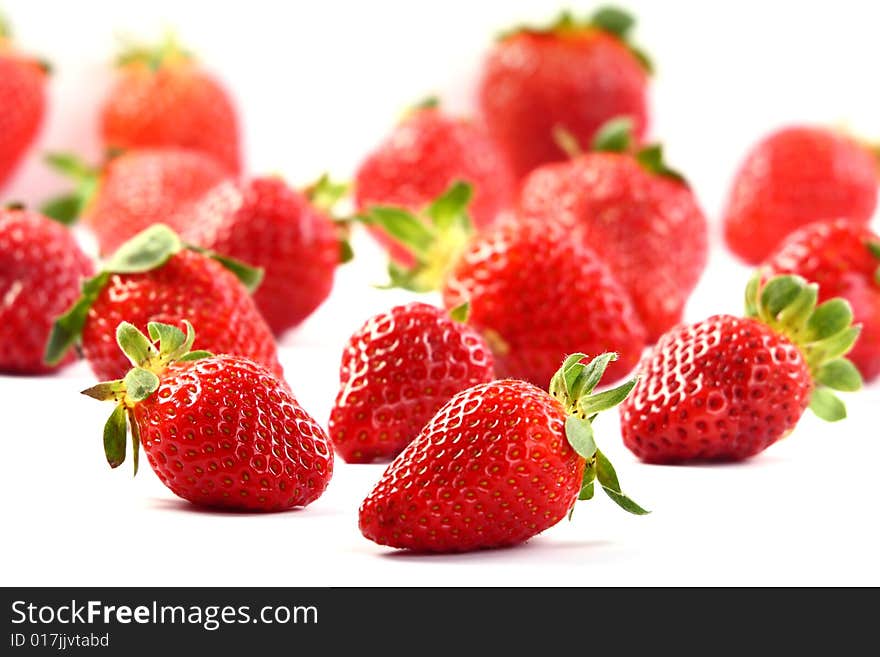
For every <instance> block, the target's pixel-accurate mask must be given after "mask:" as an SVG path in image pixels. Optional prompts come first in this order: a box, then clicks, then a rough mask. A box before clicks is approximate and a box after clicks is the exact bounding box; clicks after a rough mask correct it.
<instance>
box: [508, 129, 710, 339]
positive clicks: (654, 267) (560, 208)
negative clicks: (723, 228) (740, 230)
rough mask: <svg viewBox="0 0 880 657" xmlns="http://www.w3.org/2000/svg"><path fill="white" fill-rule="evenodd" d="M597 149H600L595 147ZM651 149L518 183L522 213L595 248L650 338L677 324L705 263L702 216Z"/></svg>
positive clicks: (549, 169) (597, 158)
mask: <svg viewBox="0 0 880 657" xmlns="http://www.w3.org/2000/svg"><path fill="white" fill-rule="evenodd" d="M600 147H601V145H600ZM658 148H659V147H653V148H652V149H650V150H649V149H645V150H643V151H641V152H640V153H638V154H636V155H635V156H631V155H628V154H624V153H610V152H606V153H601V152H598V153H587V154H584V155H581V156H579V157H576V158H574V159H572V160H571V161H569V162H560V163H556V164H547V165H544V166H542V167H539V168H538V169H536V170H535V171H533V172H532V173H531V175H529V176H528V178H526V180H525V182H524V183H523V188H522V194H521V196H520V209H521V212H522V214H523V215H525V216H528V217H535V218H538V219H539V220H541V221H543V222H558V223H560V224H561V225H562V226H564V227H565V228H566V229H568V230H569V231H571V233H572V236H573V237H575V238H578V239H581V240H583V241H584V243H585V244H587V245H595V246H596V250H597V254H598V255H599V256H600V257H601V258H602V260H604V261H605V263H606V264H607V265H608V268H609V269H610V270H611V272H612V274H614V276H615V278H616V279H617V280H618V281H619V282H620V284H621V285H622V286H623V287H624V288H625V289H626V290H627V292H629V295H630V298H631V299H632V303H633V306H634V307H635V309H636V312H638V314H639V317H640V319H641V320H642V323H643V324H644V326H645V328H646V329H647V332H648V340H649V341H651V342H653V341H655V340H656V339H657V338H658V337H659V336H660V335H661V334H662V333H663V332H664V331H666V330H667V329H669V328H670V327H672V326H673V325H675V324H677V323H678V322H680V321H681V317H682V313H683V311H684V306H685V304H686V303H687V300H688V297H689V296H690V293H691V292H692V291H693V289H694V287H695V286H696V284H697V282H698V281H699V279H700V275H701V274H702V272H703V269H704V268H705V265H706V259H707V251H708V245H707V235H706V233H707V228H706V218H705V216H704V215H703V213H702V211H701V210H700V207H699V205H698V204H697V200H696V198H695V197H694V194H693V193H692V192H691V190H690V189H689V188H688V186H687V184H686V183H684V182H683V181H682V179H681V178H680V177H679V176H677V175H676V174H674V173H673V174H672V175H670V173H669V170H668V169H666V168H665V167H663V168H661V169H660V170H659V171H658V170H657V169H656V168H652V167H651V166H649V163H648V161H647V160H646V159H645V156H646V155H647V154H649V153H653V154H654V155H655V156H656V158H655V159H654V160H652V163H653V164H657V163H658V162H659V163H661V166H662V160H661V159H659V158H660V157H661V154H660V153H659V152H658V150H657V149H658Z"/></svg>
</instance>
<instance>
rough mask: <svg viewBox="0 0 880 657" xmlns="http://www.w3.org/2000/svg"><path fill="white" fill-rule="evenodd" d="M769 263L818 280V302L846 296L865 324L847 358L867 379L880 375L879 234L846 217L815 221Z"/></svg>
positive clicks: (782, 270)
mask: <svg viewBox="0 0 880 657" xmlns="http://www.w3.org/2000/svg"><path fill="white" fill-rule="evenodd" d="M764 267H765V268H766V269H767V270H768V271H770V272H773V273H777V274H797V275H799V276H802V277H803V278H805V279H807V280H808V281H812V282H814V283H817V284H818V285H819V301H827V300H829V299H832V298H833V297H842V298H844V299H846V300H847V301H848V302H849V304H850V306H851V307H852V310H853V317H854V321H855V322H857V323H858V324H860V325H861V327H862V331H861V333H860V334H859V339H858V340H856V344H855V346H854V347H853V350H852V351H851V352H850V353H849V354H848V356H847V357H848V358H849V360H851V361H852V362H853V363H854V364H855V366H856V367H857V368H858V369H859V372H860V373H861V375H862V378H864V379H865V381H873V380H875V379H876V378H877V376H878V375H880V236H878V235H877V234H876V233H874V232H873V231H871V229H870V228H868V227H867V226H864V225H862V224H860V223H857V222H853V221H849V220H846V219H835V220H831V221H819V222H815V223H812V224H810V225H808V226H805V227H803V228H801V229H800V230H797V231H795V232H794V233H792V234H791V235H789V236H788V237H787V238H786V239H785V241H784V242H783V243H782V244H781V245H780V246H779V248H777V249H776V251H774V252H773V253H772V254H770V257H769V258H767V260H766V261H765V262H764Z"/></svg>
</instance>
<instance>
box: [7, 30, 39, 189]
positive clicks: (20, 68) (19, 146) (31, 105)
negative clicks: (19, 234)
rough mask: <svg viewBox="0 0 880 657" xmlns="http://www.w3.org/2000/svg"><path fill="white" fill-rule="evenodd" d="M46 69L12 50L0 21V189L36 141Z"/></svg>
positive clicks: (30, 58) (34, 60)
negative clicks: (0, 100)
mask: <svg viewBox="0 0 880 657" xmlns="http://www.w3.org/2000/svg"><path fill="white" fill-rule="evenodd" d="M46 77H47V69H46V65H45V64H43V63H41V62H39V61H38V60H36V59H34V58H32V57H28V56H27V55H24V54H22V53H20V52H18V51H17V50H15V48H14V47H13V45H12V43H11V42H10V40H9V31H8V29H7V28H6V26H5V25H4V24H3V23H2V21H0V98H2V99H3V102H2V105H0V188H2V187H3V185H4V183H6V181H7V180H8V179H9V178H10V176H11V175H12V173H13V172H14V171H15V169H16V167H17V166H18V164H19V162H21V159H22V157H24V154H25V152H26V151H27V150H28V148H29V147H30V146H31V144H33V142H34V139H36V136H37V132H38V131H39V129H40V125H41V124H42V123H43V116H44V115H45V113H46Z"/></svg>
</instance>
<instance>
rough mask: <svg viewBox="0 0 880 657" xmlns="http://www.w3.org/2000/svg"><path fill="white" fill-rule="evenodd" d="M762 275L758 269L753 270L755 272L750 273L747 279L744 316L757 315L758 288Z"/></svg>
mask: <svg viewBox="0 0 880 657" xmlns="http://www.w3.org/2000/svg"><path fill="white" fill-rule="evenodd" d="M762 275H763V274H762V272H761V270H760V269H758V270H755V273H754V274H752V277H751V278H750V279H749V282H748V284H747V285H746V299H745V308H746V313H745V314H746V317H757V316H758V290H759V288H760V286H761V277H762Z"/></svg>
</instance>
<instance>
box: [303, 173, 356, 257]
mask: <svg viewBox="0 0 880 657" xmlns="http://www.w3.org/2000/svg"><path fill="white" fill-rule="evenodd" d="M350 189H351V185H350V184H349V183H343V182H338V181H334V180H333V179H332V178H330V176H329V174H326V173H325V174H323V175H322V176H321V177H320V178H318V179H317V180H316V181H315V182H313V183H312V184H311V185H308V186H306V187H305V188H304V189H303V194H304V195H305V197H306V199H307V200H308V201H309V203H311V204H312V206H313V207H314V208H315V209H317V210H318V211H319V212H322V213H324V214H326V215H327V216H328V217H330V219H331V220H332V221H333V224H334V226H336V234H337V238H338V240H339V264H341V265H343V264H345V263H347V262H351V261H352V260H353V259H354V251H353V250H352V248H351V241H350V238H351V220H350V219H347V218H342V217H340V216H339V215H337V214H336V212H335V210H336V207H337V206H338V205H339V203H340V202H341V201H342V200H343V199H344V198H346V196H348V192H349V191H350Z"/></svg>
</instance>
